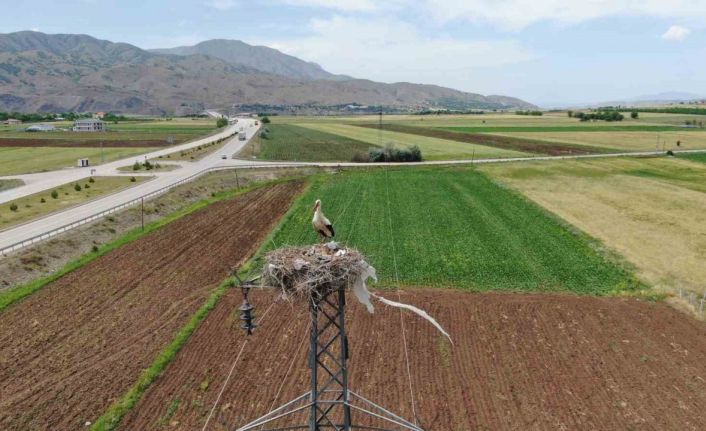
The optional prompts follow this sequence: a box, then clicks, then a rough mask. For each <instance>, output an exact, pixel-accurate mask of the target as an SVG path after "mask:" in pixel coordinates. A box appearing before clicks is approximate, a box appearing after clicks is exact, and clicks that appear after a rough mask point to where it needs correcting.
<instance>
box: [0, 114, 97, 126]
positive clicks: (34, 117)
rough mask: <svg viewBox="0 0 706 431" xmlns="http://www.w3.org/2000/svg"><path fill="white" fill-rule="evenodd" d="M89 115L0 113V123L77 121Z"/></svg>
mask: <svg viewBox="0 0 706 431" xmlns="http://www.w3.org/2000/svg"><path fill="white" fill-rule="evenodd" d="M90 116H91V114H87V113H78V112H62V113H61V114H51V113H42V112H32V113H26V112H0V121H5V120H7V119H10V118H14V119H15V120H20V121H22V122H23V123H36V122H39V121H56V119H57V118H63V119H65V120H70V121H74V120H78V119H79V118H87V117H90Z"/></svg>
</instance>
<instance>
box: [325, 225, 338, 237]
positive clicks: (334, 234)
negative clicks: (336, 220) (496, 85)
mask: <svg viewBox="0 0 706 431" xmlns="http://www.w3.org/2000/svg"><path fill="white" fill-rule="evenodd" d="M326 229H328V230H329V232H331V238H333V237H334V236H336V233H335V232H334V231H333V225H332V224H327V225H326Z"/></svg>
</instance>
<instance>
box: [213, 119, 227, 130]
mask: <svg viewBox="0 0 706 431" xmlns="http://www.w3.org/2000/svg"><path fill="white" fill-rule="evenodd" d="M227 125H228V119H227V118H223V117H221V118H219V119H217V120H216V127H218V128H219V129H220V128H221V127H225V126H227Z"/></svg>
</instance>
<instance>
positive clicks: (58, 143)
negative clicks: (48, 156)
mask: <svg viewBox="0 0 706 431" xmlns="http://www.w3.org/2000/svg"><path fill="white" fill-rule="evenodd" d="M182 141H183V140H175V141H174V142H171V143H169V142H167V141H166V140H164V139H161V140H160V139H155V140H134V141H133V140H129V139H127V140H125V139H123V140H110V139H106V140H103V139H92V140H87V139H85V140H84V139H81V140H79V139H76V140H62V139H24V138H23V139H16V138H0V147H59V148H100V147H101V146H102V147H103V148H143V147H144V148H157V147H168V146H170V145H175V144H179V143H181V142H182Z"/></svg>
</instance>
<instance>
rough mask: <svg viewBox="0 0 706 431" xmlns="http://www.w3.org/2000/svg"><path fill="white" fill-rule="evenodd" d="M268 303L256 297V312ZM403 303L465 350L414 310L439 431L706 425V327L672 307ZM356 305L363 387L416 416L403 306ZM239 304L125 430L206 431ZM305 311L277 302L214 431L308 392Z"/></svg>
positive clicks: (544, 300) (517, 300)
mask: <svg viewBox="0 0 706 431" xmlns="http://www.w3.org/2000/svg"><path fill="white" fill-rule="evenodd" d="M385 295H386V296H388V297H390V298H391V299H396V298H397V295H396V294H395V293H385ZM270 298H271V297H268V296H267V295H266V294H262V293H260V294H258V296H256V297H255V301H254V302H255V304H256V306H257V313H258V314H263V313H264V312H265V309H266V308H267V304H268V303H270V302H271V299H270ZM402 300H403V301H406V302H410V303H412V304H416V305H419V306H422V307H424V308H425V309H427V310H428V311H429V312H431V314H433V315H434V316H436V317H437V318H438V320H439V321H440V323H441V324H442V325H444V326H445V327H446V328H447V329H448V330H449V332H450V333H451V335H452V337H453V339H454V343H455V346H451V345H449V344H448V343H446V342H444V341H443V339H442V338H441V337H440V336H439V334H438V333H437V332H436V330H435V329H433V328H432V327H431V326H430V325H429V324H427V323H426V322H423V321H420V320H419V319H416V318H414V317H412V316H411V315H408V314H405V315H404V322H405V327H406V333H407V341H408V343H409V350H410V362H411V375H412V386H413V388H414V394H415V397H416V412H417V416H418V418H419V424H420V425H422V426H423V427H425V429H427V430H438V431H449V430H472V429H473V430H476V429H481V430H588V429H590V430H596V429H600V430H619V429H622V430H625V429H649V430H703V429H706V415H705V414H704V412H706V382H705V380H704V379H706V360H705V359H706V326H705V325H704V324H703V323H702V322H698V321H696V320H693V319H691V318H689V317H687V316H684V315H682V314H681V313H679V312H678V311H676V310H674V309H672V308H670V307H668V306H667V305H665V304H663V303H650V302H643V301H639V300H636V299H621V298H597V297H578V296H571V295H520V294H492V293H486V294H471V293H464V292H459V291H446V290H438V289H434V290H431V289H425V290H410V291H403V292H402ZM348 302H349V304H350V306H349V313H348V321H347V325H348V327H349V330H350V331H349V335H350V343H351V361H352V362H351V377H350V378H351V385H352V389H353V390H355V391H357V392H358V393H360V394H361V395H363V396H366V397H367V398H369V399H372V400H374V401H377V402H378V403H380V404H381V405H382V406H384V407H387V408H390V409H392V410H393V411H396V412H398V413H401V414H402V416H403V417H407V418H409V419H411V418H412V417H413V415H412V410H411V403H410V399H411V397H410V391H409V383H408V380H407V377H406V376H407V374H406V366H405V361H404V350H403V347H402V343H401V336H400V333H401V332H400V314H399V311H398V310H396V309H389V308H386V307H384V306H382V305H377V310H376V314H374V315H368V314H367V312H366V311H365V310H364V309H363V308H362V307H361V306H360V305H359V304H357V302H356V301H355V300H354V299H351V300H349V301H348ZM239 304H240V295H239V292H237V291H235V290H233V291H230V292H229V293H228V294H226V296H224V297H223V298H222V300H221V301H220V303H219V304H218V306H217V307H216V308H215V309H214V310H213V312H212V313H211V314H210V315H209V317H208V318H207V319H206V320H205V321H204V323H203V324H202V326H201V327H200V328H199V329H198V330H197V332H195V333H194V335H193V336H192V337H191V339H190V340H189V342H188V343H187V345H186V346H185V347H184V349H183V350H181V351H180V352H179V354H178V356H177V358H176V360H175V361H174V362H173V363H172V364H171V366H170V367H169V369H168V370H167V371H166V373H165V374H164V375H163V376H162V377H161V378H160V380H158V381H157V382H156V383H155V384H154V385H153V386H152V387H151V388H150V389H149V390H148V391H147V393H146V394H145V396H144V397H143V399H142V400H141V401H140V402H139V403H138V405H137V406H136V408H135V409H134V410H133V411H132V412H131V413H130V414H129V415H128V416H126V418H125V419H124V421H123V423H122V424H121V429H123V430H131V431H137V430H152V429H161V427H164V428H165V429H170V430H200V429H201V428H202V427H203V425H204V422H205V420H206V417H207V415H208V412H209V410H210V409H211V407H212V405H213V403H214V401H215V399H216V397H217V395H218V393H219V391H220V390H221V386H222V384H223V382H224V380H225V377H226V375H227V374H228V371H229V369H230V367H231V364H232V363H233V360H234V358H235V357H236V355H237V353H238V351H239V350H240V348H241V346H242V343H243V342H244V338H245V337H244V334H243V332H242V330H240V329H239V328H238V322H237V314H235V313H237V311H235V309H236V308H237V306H238V305H239ZM303 310H304V306H302V305H297V304H294V305H292V304H289V303H278V304H277V305H275V306H274V307H273V309H272V310H271V311H270V312H269V313H268V314H267V315H266V316H265V318H264V320H263V322H262V325H261V326H260V327H259V329H258V330H257V332H256V334H255V335H254V336H253V338H251V340H250V341H249V342H248V344H247V345H246V346H245V349H244V351H243V352H244V353H243V355H242V357H241V358H240V360H239V361H238V363H237V365H236V367H235V371H234V373H233V376H232V378H231V380H230V382H229V384H228V385H227V387H226V389H225V391H224V393H223V396H222V398H221V401H220V403H219V407H218V409H217V410H216V413H215V414H214V417H213V418H212V419H211V422H210V423H209V426H208V430H232V429H234V428H235V427H236V426H240V425H243V424H244V423H246V422H247V421H249V420H252V419H254V418H256V417H258V416H259V415H261V414H264V413H265V412H266V411H268V410H269V409H270V407H271V406H272V405H273V403H274V404H275V405H279V404H282V403H283V402H284V401H287V400H289V399H291V398H293V397H295V396H297V395H300V394H302V393H304V392H305V391H306V390H307V384H308V375H307V369H306V348H307V343H306V341H304V340H303V337H304V335H305V331H306V326H307V322H306V315H305V314H301V312H302V311H303ZM302 341H304V343H302ZM292 359H293V360H294V366H293V368H292V370H291V373H290V374H289V375H287V370H288V368H289V364H290V361H291V360H292ZM285 376H286V377H285ZM280 384H282V392H281V393H280V394H279V396H278V397H276V399H275V395H276V394H277V391H278V389H279V386H280ZM170 406H171V409H170ZM174 406H176V409H175V410H174ZM354 415H355V413H354ZM354 417H355V416H354ZM280 425H281V424H280Z"/></svg>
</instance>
